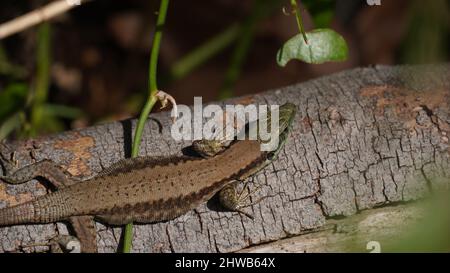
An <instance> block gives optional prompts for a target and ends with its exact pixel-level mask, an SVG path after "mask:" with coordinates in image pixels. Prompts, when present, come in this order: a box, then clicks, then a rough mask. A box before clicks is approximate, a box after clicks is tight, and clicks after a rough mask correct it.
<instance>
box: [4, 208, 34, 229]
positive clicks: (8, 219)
mask: <svg viewBox="0 0 450 273" xmlns="http://www.w3.org/2000/svg"><path fill="white" fill-rule="evenodd" d="M34 218H35V209H34V204H33V202H26V203H23V204H20V205H16V206H12V207H8V208H3V209H0V226H10V225H18V224H25V223H29V222H31V221H32V220H33V219H34Z"/></svg>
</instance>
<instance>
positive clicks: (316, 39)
mask: <svg viewBox="0 0 450 273" xmlns="http://www.w3.org/2000/svg"><path fill="white" fill-rule="evenodd" d="M306 37H307V39H308V43H306V42H305V40H304V39H303V36H302V34H301V33H299V34H297V35H295V36H294V37H292V38H291V39H289V40H288V41H287V42H286V43H285V44H284V45H283V46H282V47H281V48H280V50H278V53H277V63H278V65H279V66H285V65H286V64H287V63H288V62H289V61H290V60H292V59H298V60H301V61H304V62H306V63H312V64H321V63H324V62H337V61H344V60H346V59H347V55H348V48H347V43H346V42H345V40H344V38H343V37H342V36H341V35H339V34H338V33H337V32H335V31H334V30H331V29H326V28H323V29H316V30H313V31H310V32H306Z"/></svg>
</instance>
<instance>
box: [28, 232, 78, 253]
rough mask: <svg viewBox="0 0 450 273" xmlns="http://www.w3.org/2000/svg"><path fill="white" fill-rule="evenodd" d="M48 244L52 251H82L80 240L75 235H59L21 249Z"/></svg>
mask: <svg viewBox="0 0 450 273" xmlns="http://www.w3.org/2000/svg"><path fill="white" fill-rule="evenodd" d="M38 246H47V247H50V252H51V253H81V244H80V241H78V239H77V238H76V237H74V236H70V235H57V236H55V237H53V238H51V239H49V240H48V241H47V242H46V243H35V244H29V245H24V246H21V249H26V248H31V247H38Z"/></svg>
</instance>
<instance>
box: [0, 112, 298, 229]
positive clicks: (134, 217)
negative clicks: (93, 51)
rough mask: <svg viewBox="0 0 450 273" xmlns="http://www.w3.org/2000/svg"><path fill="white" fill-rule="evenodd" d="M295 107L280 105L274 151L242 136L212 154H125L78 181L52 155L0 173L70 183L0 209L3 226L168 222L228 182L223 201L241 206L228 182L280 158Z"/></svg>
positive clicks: (232, 206)
mask: <svg viewBox="0 0 450 273" xmlns="http://www.w3.org/2000/svg"><path fill="white" fill-rule="evenodd" d="M295 112H296V106H295V105H293V104H284V105H282V106H281V107H280V116H279V118H280V120H279V121H280V122H279V124H280V143H279V146H278V148H277V149H276V150H275V151H273V152H263V151H261V149H260V142H259V141H258V140H241V141H234V142H233V143H232V144H231V145H230V146H229V147H228V148H226V149H225V150H224V151H221V152H220V153H218V154H216V155H214V156H213V157H209V158H187V157H186V158H185V157H183V158H145V157H144V158H135V159H126V160H123V161H120V162H118V163H116V164H113V165H112V166H111V167H110V168H108V169H107V170H105V171H103V172H101V173H100V174H98V175H97V176H96V177H94V178H92V179H89V180H86V181H83V182H79V183H65V182H64V183H63V182H60V181H71V179H70V177H68V176H67V175H66V174H65V173H64V171H63V170H62V169H60V168H59V167H57V166H55V165H54V164H53V163H52V162H51V161H48V160H45V161H42V162H38V163H36V164H33V165H29V166H26V167H24V168H22V169H19V170H17V171H15V172H14V173H12V174H10V175H9V176H3V177H1V176H0V179H2V180H5V181H7V182H10V183H15V184H18V183H23V182H25V181H28V180H31V179H33V178H35V177H39V176H41V177H44V178H46V179H47V180H49V181H51V182H52V183H54V184H58V183H60V184H61V183H63V184H65V185H67V186H64V187H62V186H61V187H59V188H60V189H59V190H58V191H56V192H53V193H49V194H47V195H44V196H41V197H38V198H36V199H35V200H33V201H30V202H26V203H24V204H20V205H16V206H13V207H9V208H4V209H0V226H8V225H17V224H26V223H51V222H57V221H63V220H68V219H71V218H72V219H74V218H75V219H76V218H77V217H79V216H95V217H96V219H98V220H99V221H102V222H106V223H107V224H112V225H123V224H127V223H130V222H138V223H151V222H158V221H164V220H169V219H173V218H176V217H178V216H180V215H182V214H184V213H186V212H188V211H190V210H192V209H194V208H195V207H197V206H198V205H199V204H201V203H203V202H205V201H207V200H208V199H210V198H211V197H212V196H213V195H214V194H215V193H217V192H218V191H220V190H221V189H223V188H224V187H225V189H226V191H225V190H224V192H225V193H224V194H221V198H220V199H221V200H222V203H223V204H224V205H225V207H226V208H228V209H231V210H238V208H239V206H240V203H239V202H240V200H239V199H238V198H236V196H233V194H234V192H235V191H230V189H229V187H228V186H229V185H231V183H232V182H233V181H235V180H241V179H244V178H246V177H248V176H250V175H252V174H254V173H255V172H257V171H258V170H260V169H261V168H263V167H264V166H266V165H267V164H268V163H270V162H271V161H272V160H273V159H274V158H275V157H276V155H277V154H278V152H279V151H280V149H281V148H282V147H283V145H284V142H285V140H286V137H287V134H288V132H289V127H290V125H291V123H292V120H293V118H294V115H295ZM230 193H233V194H230Z"/></svg>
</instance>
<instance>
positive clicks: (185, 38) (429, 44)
mask: <svg viewBox="0 0 450 273" xmlns="http://www.w3.org/2000/svg"><path fill="white" fill-rule="evenodd" d="M48 2H50V1H23V0H13V1H11V0H8V1H2V2H1V3H0V6H1V9H0V23H3V22H6V21H8V20H11V19H13V18H15V17H17V16H19V15H22V14H25V13H26V12H29V11H31V10H33V9H35V8H37V7H40V6H43V5H45V4H46V3H48ZM269 2H270V1H269ZM272 2H275V3H274V4H273V5H271V7H270V8H269V9H268V15H267V16H265V17H263V18H260V19H259V20H256V21H255V29H254V32H253V33H252V34H253V40H252V43H251V46H250V48H249V50H248V52H247V54H245V58H243V65H242V69H241V71H240V73H239V77H238V79H237V81H236V82H235V84H231V85H230V90H232V93H231V94H232V96H240V95H245V94H252V93H258V92H262V91H265V90H268V89H273V88H278V87H282V86H286V85H289V84H292V83H297V82H302V81H305V80H308V79H311V78H315V77H319V76H322V75H326V74H330V73H333V72H337V71H341V70H345V69H349V68H352V67H358V66H368V65H374V64H390V65H392V64H404V63H435V62H445V61H447V60H448V53H449V50H448V49H449V44H448V38H449V20H450V16H449V12H450V11H449V1H446V0H431V1H421V0H410V1H408V0H381V5H380V6H369V5H368V4H367V3H366V1H365V0H340V1H317V0H314V1H301V4H302V7H303V8H304V7H305V5H306V9H303V15H304V24H305V27H306V30H311V29H313V28H316V27H317V26H315V25H314V23H313V22H314V21H315V20H313V19H317V18H318V17H319V16H325V17H327V16H328V17H327V18H330V21H329V22H330V24H329V27H331V28H333V29H334V30H335V31H337V32H339V33H340V34H341V35H343V36H344V37H345V39H346V41H347V43H348V46H349V51H350V55H349V59H348V60H347V61H345V62H342V63H326V64H322V65H309V64H305V63H302V62H300V61H291V62H290V63H289V64H288V65H287V66H286V67H285V68H282V67H279V66H278V65H277V64H276V58H275V56H276V52H277V50H278V49H279V48H280V46H281V45H282V44H283V43H284V42H285V41H287V40H288V39H289V38H290V37H292V36H294V35H295V34H297V33H298V30H297V25H296V23H295V17H294V16H293V15H291V16H287V15H286V14H285V13H284V12H283V7H284V9H285V10H289V1H278V0H273V1H272ZM277 2H278V3H277ZM255 3H256V1H251V0H240V1H235V0H196V1H186V0H185V1H182V0H172V1H170V6H169V11H168V17H167V24H166V27H165V28H164V34H163V41H162V45H161V51H160V59H159V67H158V77H159V87H160V89H162V90H164V91H166V92H168V93H170V94H171V95H173V96H174V97H175V98H176V99H177V101H178V103H183V104H191V103H192V102H193V96H202V97H203V101H211V100H216V99H218V98H219V93H220V90H223V88H224V81H225V77H226V72H227V69H228V67H229V66H230V62H231V58H232V57H231V56H232V54H233V50H234V49H235V45H236V41H239V39H240V38H241V37H240V36H238V37H237V40H236V41H235V42H233V43H231V44H229V45H228V46H227V47H226V49H224V50H223V51H220V52H218V54H216V55H215V56H214V57H213V58H210V59H208V60H206V61H205V62H204V63H203V64H202V65H201V66H200V67H198V68H197V69H195V70H193V71H190V72H189V73H188V74H187V75H186V76H185V77H182V78H179V79H173V77H172V76H173V75H171V69H173V66H174V65H175V64H176V63H177V62H178V61H179V60H181V59H182V58H183V57H184V56H186V54H189V53H190V52H192V50H194V49H196V48H197V47H198V46H200V45H202V44H203V43H205V42H206V41H208V40H209V39H211V38H212V37H214V36H215V35H218V34H220V33H221V32H222V31H224V30H225V29H227V28H228V27H230V26H231V25H233V24H234V23H238V24H242V23H244V24H245V22H246V21H247V20H249V18H250V17H251V16H252V12H254V11H255V5H256V4H255ZM303 4H304V5H303ZM158 7H159V1H150V0H129V1H119V0H95V1H92V2H90V3H87V4H84V5H82V6H80V7H78V8H76V9H74V10H72V11H70V12H68V13H66V14H64V15H63V16H59V17H57V18H55V19H53V20H52V21H51V56H50V57H49V58H50V63H51V65H50V68H51V69H50V88H49V95H48V99H47V100H48V101H49V102H51V103H57V104H61V105H68V106H71V107H76V108H78V109H80V110H81V112H82V113H83V114H82V116H80V117H75V118H69V119H68V118H62V121H63V122H62V124H63V125H62V126H59V127H57V129H58V130H65V129H70V128H76V127H84V126H88V125H91V124H95V123H97V122H102V121H106V120H117V119H124V118H128V117H132V116H136V115H137V114H138V113H139V111H140V109H141V107H142V105H143V103H144V101H145V98H146V95H147V91H146V90H147V82H148V62H149V52H150V47H151V41H152V35H153V31H154V25H155V21H156V15H155V11H157V10H158ZM319 21H320V20H319ZM325 21H327V20H325ZM327 22H328V21H327ZM325 25H326V24H325ZM36 41H37V27H33V28H30V29H28V30H26V31H23V32H21V33H18V34H15V35H14V36H11V37H8V38H6V39H4V40H0V47H1V49H2V52H3V55H4V56H3V58H0V68H1V67H2V62H3V63H4V64H5V63H6V64H7V65H8V66H9V67H10V66H13V67H16V68H17V69H18V71H20V73H11V71H9V70H7V71H6V72H5V71H2V70H1V69H0V94H1V92H2V90H3V89H5V88H7V86H8V85H10V84H14V83H15V82H20V83H23V84H26V85H27V86H28V87H29V89H30V92H32V90H33V83H34V81H35V77H36V72H35V71H36V67H37V65H38V64H37V61H36V47H37V45H36V43H37V42H36ZM3 103H5V102H3ZM1 107H5V106H4V105H2V101H0V109H1ZM18 107H26V106H18ZM52 131H55V129H54V128H53V129H48V128H47V129H44V130H41V132H40V133H41V134H43V133H49V132H52Z"/></svg>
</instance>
